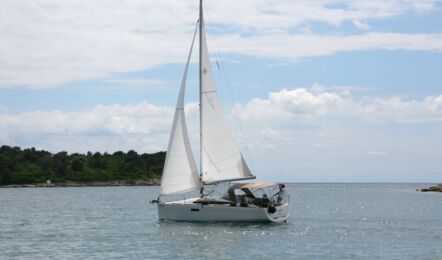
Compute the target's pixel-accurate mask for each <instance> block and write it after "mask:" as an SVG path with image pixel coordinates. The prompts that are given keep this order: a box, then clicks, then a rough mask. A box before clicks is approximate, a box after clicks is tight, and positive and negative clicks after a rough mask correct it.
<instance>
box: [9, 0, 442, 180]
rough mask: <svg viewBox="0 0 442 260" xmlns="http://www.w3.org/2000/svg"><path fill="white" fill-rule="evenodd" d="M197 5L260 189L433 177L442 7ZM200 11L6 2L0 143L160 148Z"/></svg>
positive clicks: (192, 110) (193, 80)
mask: <svg viewBox="0 0 442 260" xmlns="http://www.w3.org/2000/svg"><path fill="white" fill-rule="evenodd" d="M206 2H207V3H206V18H207V27H208V33H209V36H208V37H209V48H210V51H211V55H212V62H213V69H214V74H215V78H216V81H217V84H218V88H219V93H220V96H221V99H222V100H223V103H224V105H225V110H226V113H227V114H228V117H229V121H230V123H231V127H232V129H233V131H234V133H235V136H236V137H237V138H238V141H239V142H240V143H241V145H242V147H243V150H246V151H248V152H247V153H246V155H247V159H248V161H249V163H250V164H252V168H253V169H254V171H255V173H256V174H257V175H258V177H259V178H260V179H263V180H275V181H301V182H316V181H335V182H357V181H369V182H382V181H391V182H437V181H440V177H441V176H442V172H441V170H440V169H442V164H441V161H440V159H439V158H440V157H441V156H442V134H441V133H442V73H441V68H442V32H441V30H442V3H441V2H440V1H432V0H427V1H419V0H417V1H399V0H397V1H396V0H394V1H389V2H385V1H369V2H366V1H305V2H304V1H289V0H287V1H266V0H259V1H251V0H250V1H241V2H240V3H237V2H235V1H233V0H228V1H222V2H219V1H210V0H207V1H206ZM197 8H198V6H197V1H178V0H176V1H132V2H130V3H123V2H119V1H108V2H106V3H104V2H100V1H96V2H94V3H90V2H88V1H64V2H63V3H53V2H51V1H46V0H38V1H34V2H33V3H32V4H31V3H18V2H16V1H2V3H0V17H2V22H1V23H0V39H1V43H0V47H1V48H0V143H1V144H6V145H18V146H21V147H32V146H34V147H36V148H38V149H45V150H49V151H52V152H58V151H61V150H67V151H69V152H86V151H88V150H93V151H95V150H98V151H108V152H113V151H117V150H126V151H127V150H129V149H134V150H136V151H139V152H154V151H158V150H165V149H166V146H167V139H168V131H169V129H170V124H171V121H172V113H173V106H174V104H175V102H176V97H177V94H178V87H179V83H180V80H181V77H182V73H183V69H184V61H185V58H186V55H187V52H188V48H189V46H190V42H191V37H192V31H193V29H194V26H195V21H196V19H197V14H198V9H197ZM216 61H218V62H219V63H220V64H221V65H222V66H221V68H222V70H220V69H218V67H217V66H216ZM193 62H194V63H193V64H192V66H191V70H190V75H189V80H188V92H187V100H188V103H189V105H188V107H187V116H188V121H189V131H193V132H194V134H192V133H191V139H192V140H193V142H194V145H193V147H198V145H197V144H196V136H197V132H198V131H197V121H198V120H197V111H196V108H197V106H196V104H195V102H196V100H197V98H198V97H197V66H196V64H195V62H196V57H194V59H193ZM226 78H227V79H226ZM232 97H233V98H232ZM235 118H239V119H240V122H241V125H242V130H243V131H239V129H240V128H239V125H238V122H237V120H236V119H235ZM241 132H242V134H241ZM195 152H197V151H195Z"/></svg>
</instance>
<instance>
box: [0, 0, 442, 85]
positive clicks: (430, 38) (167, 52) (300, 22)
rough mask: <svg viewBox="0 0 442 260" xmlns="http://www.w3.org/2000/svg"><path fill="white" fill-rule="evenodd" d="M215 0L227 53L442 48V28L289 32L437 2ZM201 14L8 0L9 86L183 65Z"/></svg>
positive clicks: (284, 55) (212, 7)
mask: <svg viewBox="0 0 442 260" xmlns="http://www.w3.org/2000/svg"><path fill="white" fill-rule="evenodd" d="M206 4H207V5H206V6H207V8H206V11H207V12H206V13H207V18H208V21H209V22H210V23H211V24H212V29H213V31H216V32H217V34H218V40H217V42H219V43H220V45H219V46H218V47H219V51H220V52H222V53H236V54H241V55H252V56H259V57H269V58H279V59H283V60H293V59H297V58H302V57H311V56H320V55H329V54H333V53H336V52H340V51H358V50H367V49H387V50H390V49H402V50H420V51H441V47H440V46H442V44H441V38H442V36H441V34H397V33H370V34H365V35H358V36H352V35H350V36H333V35H315V34H314V33H307V34H301V35H292V34H291V33H290V30H291V29H293V28H300V27H305V26H306V25H308V24H309V23H311V22H321V23H327V24H330V25H333V26H339V25H340V24H341V23H342V22H345V21H362V20H364V21H366V20H368V19H385V18H388V17H393V16H397V15H403V14H407V13H410V12H411V13H425V12H429V11H432V10H435V9H436V8H437V1H428V0H426V1H424V0H422V1H412V2H408V1H401V0H394V1H388V3H386V2H385V1H370V2H369V3H366V1H338V2H337V1H289V0H284V1H282V0H278V1H276V0H272V1H270V2H269V1H267V0H266V1H264V0H245V1H240V2H238V1H234V0H226V1H221V2H220V1H218V2H217V1H207V3H206ZM197 12H198V7H197V5H196V3H195V2H194V1H180V0H168V1H157V0H149V1H141V0H136V1H117V0H111V1H93V2H91V1H86V0H78V1H60V2H54V1H50V0H37V1H33V2H32V3H27V2H20V1H14V0H4V1H1V3H0V17H1V18H2V20H1V21H2V22H1V23H0V37H1V39H2V40H1V41H0V50H1V51H0V87H16V86H21V87H23V86H25V87H33V88H35V87H51V86H58V85H61V84H64V83H69V82H74V81H79V80H95V79H103V78H107V77H109V76H110V75H112V74H113V73H121V72H130V71H141V70H146V69H150V68H152V67H154V66H157V65H159V64H165V63H182V62H183V61H184V60H185V57H186V55H187V53H186V52H187V48H188V46H189V45H190V41H191V37H192V36H191V35H192V33H193V29H194V25H195V21H196V17H197ZM226 27H228V28H231V30H229V31H227V30H226V29H225V28H226ZM209 32H210V31H209ZM250 32H251V33H250ZM233 43H234V44H233ZM209 44H211V42H209ZM212 47H213V46H212Z"/></svg>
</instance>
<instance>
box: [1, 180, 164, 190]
mask: <svg viewBox="0 0 442 260" xmlns="http://www.w3.org/2000/svg"><path fill="white" fill-rule="evenodd" d="M159 185H160V181H159V180H151V181H144V180H135V181H93V182H73V181H67V182H59V183H49V184H48V183H36V184H9V185H0V188H60V187H120V186H159Z"/></svg>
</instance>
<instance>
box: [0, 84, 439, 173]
mask: <svg viewBox="0 0 442 260" xmlns="http://www.w3.org/2000/svg"><path fill="white" fill-rule="evenodd" d="M325 89H326V88H324V87H321V86H319V85H315V86H314V87H312V88H309V89H306V88H295V89H283V90H281V91H278V92H273V93H270V94H269V97H268V98H267V99H254V100H252V101H250V102H247V103H245V104H242V105H237V107H236V109H237V112H238V113H239V116H240V117H241V118H242V122H241V125H242V128H243V132H244V133H246V135H245V136H244V138H245V140H242V141H244V142H245V143H247V146H248V147H249V149H248V150H245V149H243V151H245V152H247V153H246V155H248V154H249V153H250V156H247V157H248V159H250V158H251V159H252V160H250V161H249V163H250V165H251V167H252V168H253V169H254V171H255V174H256V175H257V176H259V178H260V179H261V180H262V179H267V180H272V181H333V182H338V181H434V180H436V179H437V178H439V177H440V170H439V169H440V168H441V167H442V165H441V161H440V156H441V155H442V143H441V142H442V138H440V135H441V134H440V133H441V132H442V95H441V96H431V97H426V98H423V99H421V100H402V99H400V98H397V97H393V98H385V99H383V98H368V97H366V98H355V97H353V96H352V95H351V92H350V93H342V92H339V91H325ZM327 89H328V88H327ZM173 112H174V109H173V108H172V107H161V106H155V105H152V104H149V103H146V102H143V103H140V104H134V105H109V106H102V105H100V106H96V107H94V108H92V109H89V110H84V111H77V112H64V111H34V112H25V113H19V114H14V113H13V112H9V111H8V110H7V109H2V111H1V112H0V143H1V144H6V145H18V146H21V147H31V146H34V147H36V148H38V149H45V150H49V151H52V152H58V151H62V150H67V151H68V152H86V151H89V150H92V151H102V152H104V151H107V152H114V151H117V150H123V151H127V150H130V149H134V150H136V151H138V152H156V151H160V150H165V149H166V147H167V141H168V138H169V131H170V127H171V123H172V122H171V121H172V117H173ZM186 119H187V120H188V126H189V128H188V129H189V134H190V139H191V143H192V144H193V148H194V152H195V153H196V155H197V153H198V148H197V147H198V141H197V140H198V134H199V131H198V130H199V129H198V122H199V120H198V104H195V103H191V104H188V105H187V106H186ZM379 122H381V123H379ZM386 122H401V123H400V124H397V123H393V124H386ZM422 122H425V123H426V122H431V125H430V126H428V125H426V124H421V123H422ZM235 136H236V135H235ZM241 143H242V142H241ZM195 157H196V158H198V156H195ZM416 172H419V173H421V174H419V175H416Z"/></svg>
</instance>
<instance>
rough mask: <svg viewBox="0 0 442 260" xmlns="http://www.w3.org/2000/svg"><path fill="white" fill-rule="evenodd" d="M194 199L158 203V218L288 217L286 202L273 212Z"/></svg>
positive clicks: (266, 219) (246, 219)
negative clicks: (207, 202)
mask: <svg viewBox="0 0 442 260" xmlns="http://www.w3.org/2000/svg"><path fill="white" fill-rule="evenodd" d="M193 200H195V199H189V200H181V201H174V202H160V203H158V218H159V220H173V221H201V222H208V221H218V222H282V221H286V220H287V218H288V217H289V208H288V205H287V204H284V205H281V206H277V207H276V212H275V213H273V214H272V213H269V212H268V210H267V208H261V207H255V206H250V207H232V206H230V205H228V204H227V205H219V204H209V205H201V204H196V203H193Z"/></svg>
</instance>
